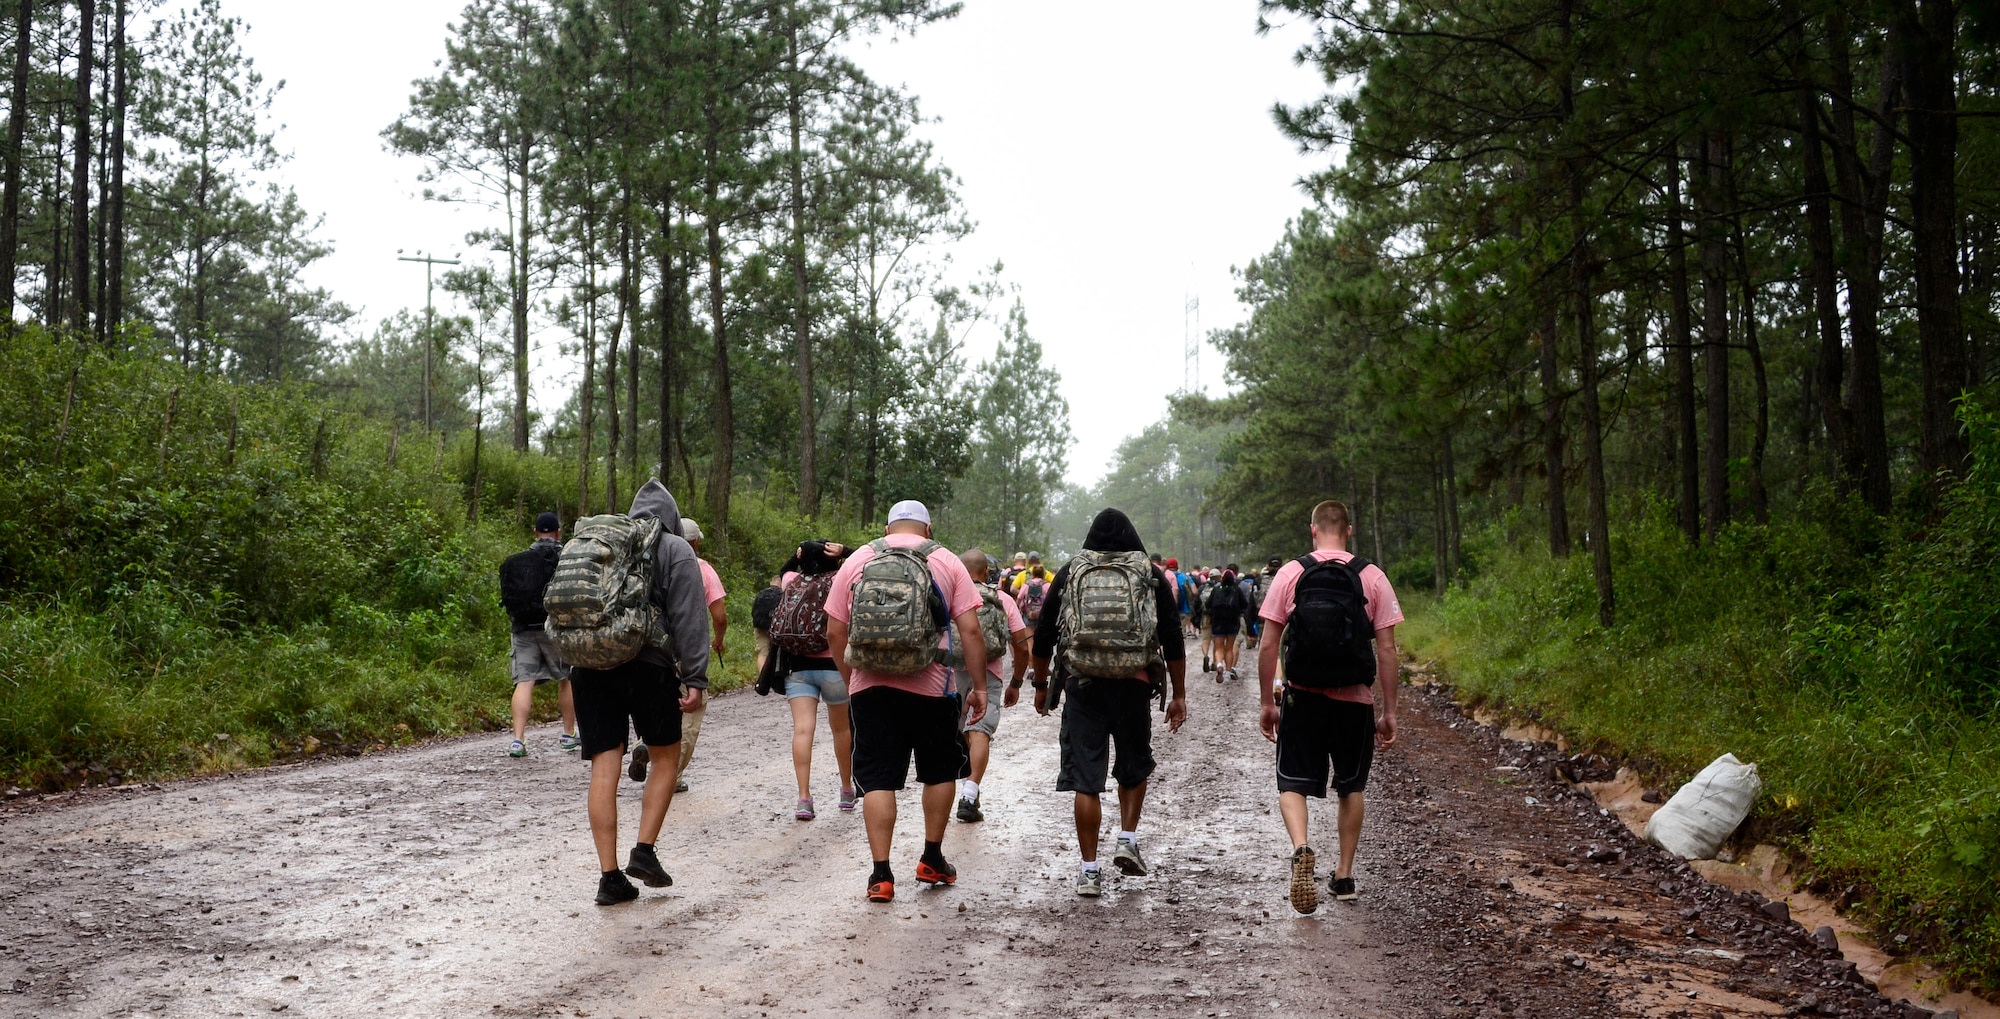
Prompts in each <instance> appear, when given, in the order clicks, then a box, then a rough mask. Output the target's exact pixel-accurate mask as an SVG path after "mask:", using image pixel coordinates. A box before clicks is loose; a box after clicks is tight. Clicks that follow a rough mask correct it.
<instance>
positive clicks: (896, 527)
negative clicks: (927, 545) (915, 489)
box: [882, 499, 931, 538]
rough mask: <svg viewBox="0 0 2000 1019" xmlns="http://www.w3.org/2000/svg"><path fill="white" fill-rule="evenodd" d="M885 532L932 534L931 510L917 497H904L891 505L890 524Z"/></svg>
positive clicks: (927, 535) (884, 529)
mask: <svg viewBox="0 0 2000 1019" xmlns="http://www.w3.org/2000/svg"><path fill="white" fill-rule="evenodd" d="M882 532H883V533H884V534H921V535H923V536H924V537H926V538H928V537H930V536H931V511H930V510H929V509H926V508H925V507H924V504H923V503H920V502H918V501H917V500H915V499H904V500H903V501H902V502H899V503H897V504H896V505H894V506H891V507H889V526H887V527H885V528H883V529H882Z"/></svg>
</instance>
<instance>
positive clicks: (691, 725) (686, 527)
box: [632, 517, 729, 793]
mask: <svg viewBox="0 0 2000 1019" xmlns="http://www.w3.org/2000/svg"><path fill="white" fill-rule="evenodd" d="M681 537H682V538H685V539H687V543H688V547H690V548H692V549H694V554H695V565H696V566H698V567H700V569H701V590H702V597H704V598H707V599H708V629H709V634H710V638H709V643H708V650H709V653H710V655H711V656H712V657H713V659H714V660H715V661H717V662H720V661H721V659H722V647H723V642H722V638H723V635H724V634H725V633H727V632H729V612H728V610H727V609H726V608H725V607H724V605H723V601H724V600H725V599H726V598H728V597H729V592H728V591H727V590H725V589H724V588H723V586H722V575H721V574H719V573H716V572H715V565H714V564H713V563H711V562H709V561H708V560H706V559H703V558H701V540H702V533H701V525H700V524H697V523H695V522H694V519H693V518H692V517H682V518H681ZM706 717H708V700H707V698H703V699H702V703H701V704H700V705H698V706H696V707H695V708H693V709H692V710H690V711H688V712H686V713H685V714H684V715H682V716H681V766H680V775H679V777H678V778H676V779H675V780H674V792H677V793H684V792H687V791H688V782H687V771H688V762H689V761H692V760H694V744H695V741H696V740H699V739H700V738H701V720H702V719H703V718H706ZM645 751H646V745H645V744H644V743H641V744H639V745H638V746H637V747H634V748H633V750H632V781H634V782H643V781H645V780H646V752H645Z"/></svg>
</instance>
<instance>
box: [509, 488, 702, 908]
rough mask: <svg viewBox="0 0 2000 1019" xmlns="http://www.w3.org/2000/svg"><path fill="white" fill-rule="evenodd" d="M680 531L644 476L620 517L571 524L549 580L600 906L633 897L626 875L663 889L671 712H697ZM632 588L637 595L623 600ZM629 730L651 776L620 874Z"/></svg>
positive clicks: (688, 553)
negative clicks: (585, 773)
mask: <svg viewBox="0 0 2000 1019" xmlns="http://www.w3.org/2000/svg"><path fill="white" fill-rule="evenodd" d="M680 524H681V516H680V507H679V506H678V505H676V504H675V502H674V497H673V493H671V492H669V491H667V487H666V486H665V485H662V484H660V480H659V479H658V478H650V479H648V480H647V481H646V483H645V484H644V485H641V486H640V487H639V490H638V491H637V492H634V493H633V494H632V511H631V513H629V514H603V515H600V516H594V517H587V518H585V519H583V520H580V521H578V522H577V525H576V533H575V534H574V536H572V537H571V538H570V540H569V543H568V544H567V545H564V546H563V554H562V557H561V558H560V559H559V560H557V562H556V573H555V577H554V578H553V579H551V580H550V581H549V589H548V595H547V602H548V611H549V623H548V627H549V631H550V633H551V634H553V635H554V637H555V640H556V647H557V649H558V650H560V651H561V652H562V653H563V657H564V658H565V659H566V660H568V661H570V662H571V663H572V666H573V667H572V669H571V672H570V680H571V683H572V684H573V686H574V689H575V691H576V714H577V722H578V725H579V728H580V729H581V733H582V737H583V756H584V758H585V759H586V760H588V761H590V790H589V793H588V796H587V802H588V805H589V815H590V836H591V841H592V842H593V843H594V844H595V846H596V849H597V861H598V865H599V870H600V872H601V873H600V875H599V878H598V883H597V904H598V905H600V906H609V905H613V904H615V903H620V902H629V901H631V900H632V899H634V898H637V897H638V895H639V890H638V889H637V888H634V887H633V886H632V882H630V881H628V880H626V875H628V874H629V875H631V876H632V877H636V878H638V879H640V880H641V881H643V882H645V883H646V884H647V885H648V886H650V887H654V888H665V887H667V886H669V885H671V884H673V883H674V882H673V878H671V877H669V876H668V875H667V872H666V869H665V868H664V867H662V866H661V865H660V859H659V854H658V852H657V851H656V850H655V849H654V843H655V842H656V841H657V840H658V838H659V835H660V828H661V826H662V825H663V824H664V823H665V822H666V818H667V808H668V807H669V806H671V805H672V803H673V798H674V779H675V778H676V777H677V773H678V772H679V770H680V742H681V714H682V712H684V711H690V710H694V709H696V708H699V707H701V704H702V700H703V699H704V697H705V696H706V694H707V691H708V662H709V636H708V633H709V630H708V627H709V622H708V613H707V605H706V602H705V601H704V599H705V595H704V593H703V591H702V585H701V569H700V567H698V566H696V565H695V563H696V562H697V560H696V559H695V554H694V548H693V547H692V546H690V545H689V544H688V543H687V541H686V540H685V539H683V538H682V537H681V536H680V533H679V531H680ZM634 588H636V589H638V590H642V591H644V592H646V596H645V597H644V598H641V599H637V600H636V601H635V600H632V599H629V598H627V597H625V595H626V592H629V591H632V590H633V589H634ZM683 687H685V688H686V690H687V693H686V694H685V695H682V694H681V689H682V688H683ZM631 729H636V730H637V731H638V733H639V739H640V740H641V741H643V742H644V743H645V744H646V749H647V753H648V754H649V755H650V757H651V758H652V762H651V763H652V774H651V775H650V776H649V777H648V779H647V781H646V784H645V791H644V793H643V794H642V796H641V797H640V806H639V839H638V842H637V843H636V844H635V845H633V847H632V854H631V856H630V858H629V860H628V862H627V863H626V865H625V869H624V871H623V872H620V871H619V869H618V779H619V777H620V772H622V771H623V770H624V769H623V768H622V767H621V764H622V763H623V762H622V758H623V757H624V755H625V742H626V735H627V733H628V731H629V730H631Z"/></svg>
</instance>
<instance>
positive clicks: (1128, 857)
mask: <svg viewBox="0 0 2000 1019" xmlns="http://www.w3.org/2000/svg"><path fill="white" fill-rule="evenodd" d="M1111 865H1112V866H1113V867H1116V868H1118V871H1119V873H1121V874H1124V875H1125V876H1127V877H1145V876H1146V858H1145V857H1143V856H1140V855H1139V843H1137V842H1135V841H1133V840H1132V839H1128V838H1125V837H1124V836H1122V835H1121V836H1119V838H1118V845H1117V848H1115V849H1113V850H1112V851H1111Z"/></svg>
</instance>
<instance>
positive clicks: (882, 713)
mask: <svg viewBox="0 0 2000 1019" xmlns="http://www.w3.org/2000/svg"><path fill="white" fill-rule="evenodd" d="M979 605H980V598H979V592H978V591H977V590H976V589H975V586H974V585H973V583H972V577H971V576H970V575H968V574H967V573H966V572H965V564H963V563H961V562H959V561H958V557H957V556H955V555H953V554H952V553H951V551H950V550H949V549H946V548H945V547H944V546H943V545H940V544H938V543H937V542H936V541H933V540H932V539H931V514H930V510H928V509H926V508H925V507H924V504H923V503H921V502H917V501H916V500H914V499H906V500H904V501H902V502H899V503H896V504H895V505H894V506H891V507H889V523H888V526H887V527H885V528H884V533H883V536H882V537H880V538H878V539H876V540H875V541H872V542H870V543H868V544H866V545H863V546H861V547H860V548H857V549H855V550H854V552H853V554H851V555H849V556H848V557H847V562H846V563H844V564H842V565H841V567H840V572H839V573H838V574H836V575H835V577H834V580H833V589H832V591H830V592H829V593H828V594H827V599H826V639H827V647H828V649H829V650H830V651H831V652H832V653H833V661H834V664H835V666H836V667H838V668H839V669H840V674H841V678H843V679H845V680H846V681H847V688H848V690H849V691H850V692H851V694H852V696H851V699H850V702H849V704H850V707H849V711H850V713H851V715H852V717H853V719H854V782H855V785H856V787H857V788H859V789H860V791H861V813H862V817H863V820H864V822H865V823H866V826H867V829H868V850H869V854H870V856H871V857H872V859H873V862H874V870H873V871H872V872H870V874H869V876H868V901H870V902H888V901H890V900H892V899H894V898H895V897H896V876H895V873H894V872H893V871H892V870H891V869H890V867H889V848H890V842H891V840H892V839H893V838H894V836H895V833H896V793H897V792H898V791H899V790H901V789H902V788H903V785H904V783H905V782H906V781H907V780H908V778H909V773H910V763H911V760H912V759H913V758H914V759H915V761H916V771H917V782H918V783H919V784H920V785H922V786H923V787H924V790H923V808H924V852H923V856H922V857H921V858H920V859H918V861H917V880H918V881H919V882H922V883H924V884H928V885H931V886H933V887H935V886H937V885H940V884H946V885H948V884H953V883H955V882H957V880H958V869H957V868H956V867H953V866H952V865H951V864H950V863H949V862H947V861H946V860H945V858H944V848H943V842H944V830H945V824H946V822H947V821H948V820H949V819H950V815H951V797H952V789H953V786H954V785H955V784H956V783H957V781H958V777H959V769H960V768H961V767H962V766H963V765H964V763H965V755H964V752H963V751H962V749H961V748H960V745H959V742H958V726H959V720H960V717H961V716H960V712H959V708H958V698H957V696H956V687H955V685H954V683H953V681H952V675H951V670H949V669H947V668H945V666H944V664H943V662H942V661H941V658H942V655H943V653H944V652H945V650H946V648H947V646H948V642H949V640H956V641H957V642H958V643H959V645H960V646H961V647H963V649H964V653H965V670H966V671H967V672H969V673H971V674H972V675H975V676H976V675H979V674H980V673H982V672H984V671H986V645H985V641H984V639H983V638H982V637H981V636H980V633H979ZM947 628H955V635H954V636H951V637H949V638H948V637H947ZM986 709H987V705H986V690H985V688H984V687H983V686H980V685H975V686H973V688H972V689H971V691H970V692H968V693H967V694H966V699H965V712H964V715H963V717H964V718H965V719H966V720H968V721H973V722H977V721H979V720H980V719H981V718H983V717H984V716H985V714H986Z"/></svg>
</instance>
